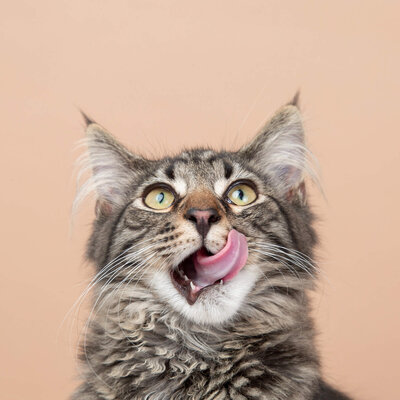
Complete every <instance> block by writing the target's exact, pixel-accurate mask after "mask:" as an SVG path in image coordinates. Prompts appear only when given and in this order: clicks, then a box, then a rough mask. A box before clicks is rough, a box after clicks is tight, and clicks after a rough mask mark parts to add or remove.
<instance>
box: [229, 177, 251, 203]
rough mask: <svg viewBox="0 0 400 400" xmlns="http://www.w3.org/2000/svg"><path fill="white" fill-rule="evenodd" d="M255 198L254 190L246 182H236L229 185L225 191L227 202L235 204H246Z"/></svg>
mask: <svg viewBox="0 0 400 400" xmlns="http://www.w3.org/2000/svg"><path fill="white" fill-rule="evenodd" d="M256 199H257V193H256V192H255V190H254V189H253V188H252V187H251V186H250V185H249V184H246V183H243V182H242V183H237V184H234V185H233V186H231V187H230V189H229V190H228V193H227V201H228V203H233V204H235V205H237V206H247V205H248V204H251V203H253V201H255V200H256Z"/></svg>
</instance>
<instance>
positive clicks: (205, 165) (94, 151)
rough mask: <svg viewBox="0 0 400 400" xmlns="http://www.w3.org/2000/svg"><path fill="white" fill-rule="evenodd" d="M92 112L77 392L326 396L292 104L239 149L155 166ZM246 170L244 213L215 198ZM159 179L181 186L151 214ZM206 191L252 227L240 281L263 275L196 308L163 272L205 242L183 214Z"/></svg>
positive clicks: (217, 291) (220, 240) (217, 238)
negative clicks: (88, 274) (248, 188)
mask: <svg viewBox="0 0 400 400" xmlns="http://www.w3.org/2000/svg"><path fill="white" fill-rule="evenodd" d="M296 101H297V100H296ZM88 121H89V122H88V124H89V125H88V128H87V133H88V134H87V144H88V148H89V154H88V159H87V161H88V162H89V165H90V166H91V167H92V169H93V176H92V178H90V180H89V182H88V183H87V184H86V186H84V189H83V192H81V194H80V195H79V196H78V197H79V199H82V198H83V197H84V196H86V195H87V194H88V193H89V192H90V191H91V190H95V191H96V195H97V201H98V203H97V204H98V206H97V213H96V220H95V222H94V225H93V232H92V235H91V238H90V240H89V244H88V250H87V256H88V258H89V259H90V260H91V261H92V262H93V263H94V265H95V266H96V268H97V271H96V272H97V275H96V277H95V280H94V282H95V285H94V292H95V293H94V294H95V296H94V302H93V310H92V312H91V314H90V317H89V321H88V324H87V327H86V334H85V339H84V341H83V343H82V353H81V378H82V382H83V383H82V384H81V386H80V387H79V389H78V390H77V391H76V393H75V394H74V396H73V399H74V400H78V399H79V400H100V399H104V400H105V399H107V400H114V399H118V400H133V399H149V400H150V399H151V400H157V399H158V400H160V399H171V400H172V399H198V400H200V399H202V400H203V399H204V400H205V399H210V400H211V399H214V400H217V399H235V400H236V399H238V400H239V399H268V400H283V399H291V400H306V399H307V400H312V399H313V400H317V399H319V398H322V397H320V396H323V393H328V392H326V390H328V389H327V388H326V387H325V386H324V385H323V386H321V373H320V367H319V358H318V354H317V352H316V349H315V343H314V328H313V323H312V321H311V319H310V316H309V303H308V299H307V295H306V290H308V289H312V288H313V285H314V279H315V278H316V275H317V272H316V267H315V265H314V264H313V262H312V252H313V247H314V245H315V244H316V235H315V232H314V230H313V228H312V221H313V216H312V213H311V212H310V209H309V206H308V204H307V200H306V197H305V191H304V176H305V174H306V173H307V166H306V165H307V164H306V155H307V151H306V148H305V146H304V138H303V128H302V124H301V117H300V114H299V111H298V109H297V108H296V106H295V102H294V103H292V104H291V105H288V106H286V107H284V108H282V109H281V110H280V111H279V112H278V113H277V114H276V115H275V116H274V117H273V118H272V120H271V121H270V122H269V123H268V124H267V125H266V127H265V128H264V129H263V130H262V131H261V132H260V134H259V135H257V137H256V138H255V139H254V141H253V142H252V143H250V144H249V145H247V146H245V147H244V148H243V149H242V150H240V151H238V152H215V151H213V150H210V149H195V150H189V151H184V152H182V153H181V154H179V155H178V156H176V157H169V158H164V159H161V160H152V161H150V160H145V159H144V158H142V157H139V156H137V155H134V154H133V153H131V152H129V151H128V150H127V149H125V148H124V147H123V146H122V145H121V144H119V143H118V142H117V141H116V140H115V139H114V138H113V137H112V136H111V135H110V134H108V133H106V132H105V131H104V130H103V128H101V127H100V126H99V125H97V124H94V123H93V122H92V121H90V120H88ZM113 177H114V179H113ZM239 179H246V180H251V181H252V182H253V183H254V185H255V186H256V187H257V190H258V193H259V197H258V199H257V201H256V202H255V203H254V204H252V205H249V206H246V207H243V208H242V209H238V208H237V207H236V208H235V207H231V206H230V205H228V204H226V203H225V202H224V197H223V194H221V193H219V194H218V193H217V191H218V190H219V189H218V187H219V186H221V187H227V186H229V184H230V183H231V182H234V181H236V180H239ZM155 182H164V183H168V184H170V185H171V186H173V187H176V188H177V190H182V191H184V194H182V195H180V201H179V202H177V204H176V205H175V206H174V207H173V209H172V210H170V211H169V212H154V211H151V210H148V209H146V207H145V206H144V205H143V203H142V201H141V197H142V194H143V191H144V190H145V188H146V187H148V186H149V185H150V184H153V183H155ZM217 182H219V183H218V184H217ZM218 185H219V186H218ZM224 185H225V186H224ZM199 188H200V189H199ZM199 190H201V191H203V192H201V193H204V196H205V197H206V196H209V193H212V194H213V201H215V202H217V203H218V207H220V209H221V210H224V211H223V213H224V218H225V224H226V229H228V230H229V229H232V228H235V229H237V230H238V231H240V232H242V233H243V234H245V235H246V238H247V241H248V244H249V258H248V262H247V265H246V266H245V267H244V270H243V271H241V272H240V273H239V275H240V276H241V278H240V279H242V281H240V282H244V283H243V284H244V285H245V284H247V281H248V282H250V280H251V277H254V276H257V279H255V280H254V282H253V281H251V282H253V283H251V285H250V283H249V290H248V292H246V293H245V295H244V297H243V298H241V300H240V301H239V300H236V297H235V299H233V297H232V298H231V297H230V296H232V293H233V294H235V293H236V292H235V290H239V289H238V288H235V287H234V285H230V284H229V283H228V284H227V285H223V286H221V287H215V288H214V287H212V288H211V290H210V291H209V292H206V293H205V294H204V295H201V296H200V297H199V299H198V301H197V302H196V304H195V305H193V306H188V305H187V304H186V303H184V301H183V300H182V298H181V297H182V296H181V295H180V294H179V293H178V292H176V293H175V292H174V291H173V287H172V286H171V287H170V286H168V288H169V289H168V290H167V288H166V289H165V292H164V289H163V288H164V286H163V285H164V283H163V282H166V281H165V279H166V278H165V277H166V276H169V275H168V273H169V272H168V271H170V270H171V268H173V266H174V265H176V264H177V263H178V262H179V261H180V260H181V259H182V257H184V255H185V254H189V253H190V252H191V251H194V250H196V246H197V248H199V245H198V244H196V243H198V238H197V236H198V233H195V232H194V231H192V230H190V229H191V228H190V227H189V225H185V223H184V221H183V219H182V212H183V211H182V210H183V209H184V207H185V202H187V201H188V200H187V199H188V198H189V197H190V196H191V195H192V194H193V193H195V192H196V191H197V192H198V191H199ZM221 212H222V211H221ZM213 229H214V228H212V229H211V230H210V232H211V233H209V235H211V236H210V239H209V242H207V246H209V247H210V248H211V249H214V250H215V251H218V250H219V249H220V248H221V247H223V245H224V243H225V240H226V234H225V233H221V232H222V228H221V227H216V228H215V229H214V230H213ZM218 229H220V230H218ZM224 232H225V231H224ZM196 235H197V236H196ZM246 274H248V275H246ZM237 278H239V276H238V277H237ZM235 279H236V278H235ZM157 282H158V283H157ZM232 282H233V281H232ZM171 288H172V289H171ZM175 300H176V302H175ZM235 302H236V303H237V304H236V303H235ZM232 304H234V305H235V304H236V305H237V307H236V306H235V307H236V308H235V307H233V306H232ZM224 307H225V308H226V310H227V311H226V313H225V311H224V310H225V308H224ZM220 309H222V310H223V311H224V312H223V313H221V315H219V314H218V310H220ZM193 310H198V311H196V312H193ZM229 313H230V314H229ZM225 314H226V315H225ZM228 314H229V315H228ZM216 315H218V316H216ZM332 393H333V392H332ZM338 396H339V397H336V398H337V399H344V397H340V395H339V394H338ZM331 398H332V399H334V398H335V397H331Z"/></svg>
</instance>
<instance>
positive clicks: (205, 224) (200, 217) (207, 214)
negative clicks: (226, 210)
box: [185, 208, 221, 238]
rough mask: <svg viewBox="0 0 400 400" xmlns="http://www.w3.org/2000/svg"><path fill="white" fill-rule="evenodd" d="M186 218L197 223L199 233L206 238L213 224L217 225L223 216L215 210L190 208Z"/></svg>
mask: <svg viewBox="0 0 400 400" xmlns="http://www.w3.org/2000/svg"><path fill="white" fill-rule="evenodd" d="M185 218H186V219H187V220H189V221H191V222H193V223H195V224H196V229H197V231H198V232H199V233H200V235H201V236H202V237H203V238H205V237H206V236H207V233H208V231H209V230H210V228H211V224H215V223H217V222H218V221H219V220H220V219H221V216H220V215H219V213H218V211H217V210H216V209H215V208H207V209H206V210H201V209H199V208H189V210H187V212H186V214H185Z"/></svg>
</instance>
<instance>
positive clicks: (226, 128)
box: [0, 0, 400, 400]
mask: <svg viewBox="0 0 400 400" xmlns="http://www.w3.org/2000/svg"><path fill="white" fill-rule="evenodd" d="M399 13H400V3H399V2H398V1H366V0H364V1H345V0H335V1H331V2H325V1H319V2H317V1H286V2H283V1H267V0H264V1H255V0H250V1H244V0H243V1H232V0H229V1H228V0H226V1H204V0H202V1H192V0H190V1H188V0H186V1H172V0H171V1H169V0H162V1H152V0H141V1H139V0H125V1H122V0H120V1H117V0H115V1H105V0H96V1H95V0H68V1H67V0H63V1H54V0H35V1H27V0H24V1H18V2H12V1H6V0H2V1H1V2H0V57H1V59H0V61H1V62H0V118H1V125H0V126H1V146H0V147H1V155H0V165H1V168H0V171H1V208H0V210H1V247H2V250H1V267H0V268H1V270H0V308H1V311H0V312H1V329H0V332H1V333H0V334H1V340H0V360H1V364H0V369H1V371H0V380H1V383H0V385H1V389H0V398H1V399H4V400H26V399H30V400H36V399H41V400H42V399H43V400H44V399H45V400H48V399H65V398H66V397H67V396H68V394H69V393H70V392H71V391H72V389H73V387H74V386H75V384H76V382H74V375H75V371H76V369H75V365H76V363H75V346H76V345H75V342H76V339H77V332H79V330H80V327H81V326H82V324H81V321H83V320H84V317H85V312H84V311H83V312H81V313H80V316H79V317H77V316H76V314H74V313H73V314H72V316H69V317H67V321H66V322H65V323H63V324H62V321H63V318H64V317H65V315H66V314H67V312H68V310H69V309H70V307H71V306H72V304H73V302H74V301H75V299H76V298H77V297H78V296H79V294H80V293H81V292H82V290H83V289H84V287H85V283H87V282H88V277H89V275H90V268H88V267H87V266H86V265H85V264H84V263H83V258H82V254H83V248H84V242H85V239H86V237H87V235H88V229H89V224H90V221H91V219H92V215H93V214H92V204H86V205H85V206H84V207H83V209H82V210H81V212H80V214H79V216H78V217H77V220H76V223H75V227H74V230H73V233H72V235H70V233H69V222H70V207H71V203H72V199H73V195H74V180H73V162H74V159H75V158H76V156H77V154H79V152H74V151H73V147H74V144H75V143H76V141H77V140H78V139H79V138H81V137H82V121H81V117H80V115H79V113H78V111H77V107H82V108H83V109H84V110H86V111H87V112H88V113H89V114H90V115H92V116H93V117H94V118H95V119H97V120H98V121H99V122H101V123H102V124H103V125H104V126H106V127H107V128H108V129H110V130H111V131H112V132H114V134H115V135H117V136H118V137H119V138H120V139H121V140H123V141H124V142H125V143H127V144H128V145H130V146H131V147H132V148H133V149H137V150H140V151H144V152H146V153H147V154H163V153H165V151H167V150H169V151H170V150H172V151H175V150H177V149H180V148H181V147H182V146H190V145H194V144H200V143H201V144H210V145H214V146H221V145H224V146H225V147H228V148H235V147H237V146H238V145H240V144H242V143H244V142H245V141H246V140H248V139H249V138H250V137H251V136H252V134H253V133H254V132H255V131H256V130H257V128H258V127H259V126H260V125H261V124H262V123H263V122H264V120H265V119H266V118H267V117H268V116H269V115H270V114H271V113H272V112H273V111H274V110H275V109H276V108H278V107H279V106H280V105H281V104H283V103H284V102H286V101H287V100H289V99H290V98H291V96H292V95H293V94H294V92H295V91H296V90H297V89H299V88H300V89H301V90H302V108H303V111H304V114H305V120H306V128H307V135H308V142H309V144H310V147H311V149H312V150H313V152H314V153H315V155H316V156H317V157H318V159H319V161H320V165H321V171H322V181H323V186H324V189H325V193H326V198H327V200H324V199H323V197H322V196H321V195H319V194H318V193H317V191H316V190H313V191H312V202H313V204H314V209H315V211H316V212H317V213H318V215H319V216H320V220H319V222H318V231H319V232H320V236H321V246H320V249H319V260H320V266H321V268H322V269H323V271H324V272H323V276H322V281H321V285H320V290H319V292H318V294H317V295H315V301H314V304H315V315H316V318H317V324H318V328H319V331H320V336H319V340H318V342H319V347H320V349H321V353H322V359H323V365H324V372H325V375H326V377H327V379H328V380H329V381H330V382H333V383H336V384H337V385H339V386H340V387H342V388H343V389H345V390H347V391H348V392H349V393H352V394H353V395H354V396H355V397H356V399H366V400H368V399H379V400H382V399H385V400H397V399H399V398H400V394H399V389H398V387H399V380H400V367H399V363H398V360H399V357H400V352H399V327H400V322H399V299H400V297H399V293H400V272H399V270H400V265H399V261H398V252H397V251H398V248H399V230H400V215H399V214H400V213H399V203H400V188H399V172H400V168H399V167H400V160H399V159H400V151H399V146H400V132H399V118H398V113H399V99H400V79H399V70H400V46H399V43H400V37H399V33H400V29H399ZM71 324H72V329H71V330H70V327H71ZM69 332H71V334H70V333H69Z"/></svg>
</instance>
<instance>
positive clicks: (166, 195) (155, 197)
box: [144, 186, 175, 210]
mask: <svg viewBox="0 0 400 400" xmlns="http://www.w3.org/2000/svg"><path fill="white" fill-rule="evenodd" d="M174 201H175V195H174V193H173V192H172V190H170V189H168V188H166V187H165V186H156V187H153V188H152V189H151V190H150V191H149V192H148V193H147V194H146V196H145V197H144V203H145V204H146V206H148V207H150V208H153V209H154V210H165V209H167V208H169V207H171V206H172V204H173V203H174Z"/></svg>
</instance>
